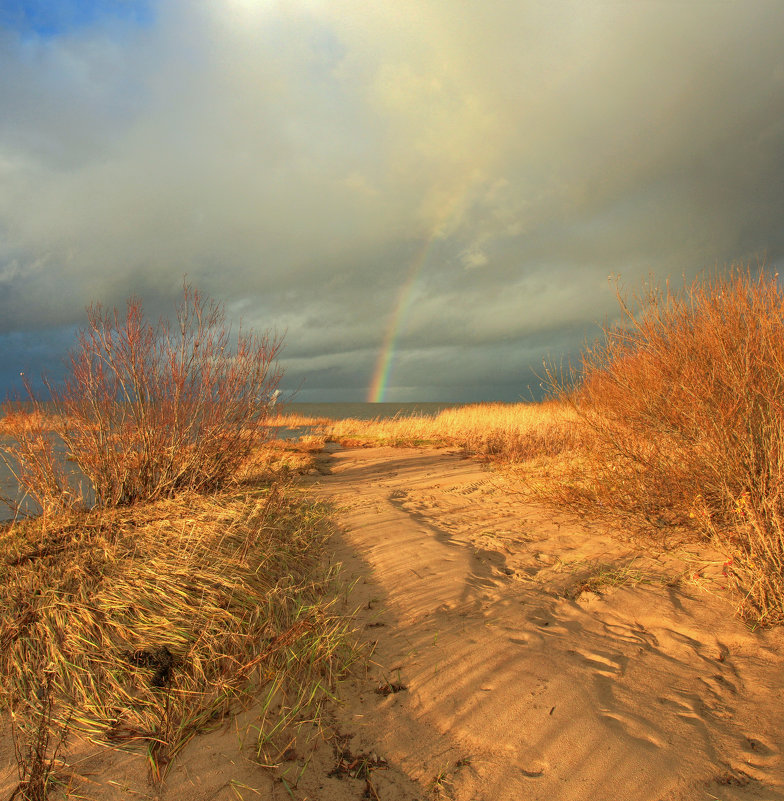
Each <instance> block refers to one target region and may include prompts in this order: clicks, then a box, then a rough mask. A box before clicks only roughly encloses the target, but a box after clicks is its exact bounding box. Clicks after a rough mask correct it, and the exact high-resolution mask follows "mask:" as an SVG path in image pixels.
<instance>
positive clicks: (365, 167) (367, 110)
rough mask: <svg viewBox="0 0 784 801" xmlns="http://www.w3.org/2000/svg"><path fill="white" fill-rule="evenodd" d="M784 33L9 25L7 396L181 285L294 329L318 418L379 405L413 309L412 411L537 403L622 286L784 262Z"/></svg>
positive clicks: (734, 7) (303, 13)
mask: <svg viewBox="0 0 784 801" xmlns="http://www.w3.org/2000/svg"><path fill="white" fill-rule="evenodd" d="M781 30H784V7H782V5H781V4H780V3H779V2H778V0H774V1H773V2H764V1H761V2H758V3H755V6H754V9H753V12H752V11H750V10H749V8H748V7H744V6H743V5H742V4H738V3H730V2H726V3H724V2H714V0H711V1H710V2H707V1H706V2H692V3H688V4H685V3H674V2H673V3H647V2H640V3H633V4H619V3H609V2H608V3H591V4H588V3H582V2H574V3H565V2H554V3H547V4H542V3H538V2H533V0H531V2H521V3H515V4H507V3H484V4H481V5H480V4H466V3H455V2H454V1H453V0H450V2H446V0H441V2H438V1H437V0H427V1H426V2H423V1H422V0H419V1H418V2H414V1H413V0H410V2H409V1H407V0H401V1H400V2H396V3H394V4H391V3H390V4H377V5H373V6H372V7H371V6H370V5H369V4H367V3H360V2H358V0H334V1H333V2H329V3H324V2H317V0H312V2H305V1H304V0H303V1H302V2H287V3H283V2H272V1H271V0H268V1H267V2H261V0H258V2H253V1H252V0H244V1H243V2H241V1H240V0H224V1H223V2H219V3H217V2H207V0H201V1H198V2H193V0H189V1H188V2H186V1H185V0H161V2H160V3H159V4H158V5H157V6H156V7H155V18H154V20H153V21H152V23H150V24H147V25H144V26H140V27H134V26H133V24H132V23H131V22H130V21H128V20H125V21H124V22H123V23H122V24H120V23H116V24H113V25H110V24H109V23H107V22H106V21H102V22H97V23H96V24H94V25H93V26H92V27H84V28H81V29H74V30H72V31H66V32H63V33H61V34H60V35H59V36H54V37H48V38H44V39H40V38H35V36H31V35H29V34H25V35H22V34H20V33H18V32H15V31H13V30H10V29H7V30H0V72H2V74H3V75H4V76H7V77H6V79H5V80H4V81H3V82H2V83H0V107H2V109H3V114H2V115H0V347H2V349H3V350H4V351H5V352H6V355H5V356H4V359H3V363H2V364H0V370H4V372H3V374H2V375H0V380H5V381H8V380H10V377H11V376H12V375H13V374H14V372H13V371H14V370H15V367H16V364H17V358H18V360H20V361H24V360H26V361H27V362H29V367H30V370H33V371H34V370H36V369H37V366H40V365H43V364H44V363H46V364H47V365H49V364H51V363H52V362H53V361H56V358H55V357H56V356H57V355H58V353H61V352H62V351H63V350H64V349H65V347H66V345H67V344H68V343H66V342H65V334H64V333H63V332H69V331H71V330H72V327H73V326H74V325H75V324H79V323H80V322H81V321H82V320H83V317H84V312H83V309H84V306H85V305H86V304H87V303H88V302H90V301H91V300H98V301H101V302H103V303H105V304H122V303H123V302H124V299H125V297H127V295H128V294H130V293H136V294H139V295H141V296H142V297H143V298H144V300H145V303H146V305H147V308H148V309H149V310H150V311H151V313H153V314H158V313H160V312H161V311H163V310H164V309H165V308H167V306H168V305H169V304H170V303H171V302H172V301H173V300H174V299H175V298H176V296H177V293H178V291H179V287H180V285H181V282H182V277H183V275H184V274H186V273H187V275H188V276H189V279H190V280H192V281H193V283H195V284H196V285H198V286H199V287H201V288H202V289H203V291H205V292H207V293H209V294H211V295H213V296H215V297H217V298H219V299H220V300H222V301H224V302H225V303H226V304H227V309H228V310H229V312H230V314H231V316H232V318H234V319H235V320H239V319H240V318H242V319H243V320H244V321H245V323H246V324H249V325H253V326H258V327H262V328H267V327H275V328H277V329H278V330H281V331H283V330H285V331H286V342H287V345H286V349H285V354H284V361H285V363H286V367H287V370H288V377H287V383H288V384H289V385H290V386H292V387H293V386H300V385H301V386H302V387H303V389H302V391H301V393H300V398H301V399H303V400H317V399H319V398H321V397H323V398H324V399H329V400H338V399H347V400H349V399H359V398H362V397H363V396H364V395H365V393H366V392H367V388H368V386H369V384H370V380H371V376H372V375H373V371H374V367H375V364H376V362H377V359H378V352H379V348H380V346H381V343H382V341H383V340H384V336H385V333H386V330H387V326H388V325H389V324H390V321H391V320H392V319H393V314H394V310H395V308H396V305H397V303H398V299H399V298H400V297H401V296H403V297H408V298H409V303H408V304H407V306H406V308H405V310H404V313H402V315H401V316H400V325H399V334H398V337H397V338H396V357H395V359H394V360H393V362H392V368H391V373H390V390H389V394H388V397H389V398H390V399H393V400H394V399H395V398H397V397H399V398H403V397H405V398H421V399H443V400H460V399H478V398H487V399H492V398H496V397H501V398H508V399H513V398H515V397H519V396H520V395H525V394H526V386H527V385H528V384H529V383H532V378H531V376H532V373H531V370H532V369H533V370H539V368H540V365H541V361H542V358H544V357H545V356H547V355H548V354H549V355H551V356H553V357H555V358H558V356H559V355H561V354H566V353H574V352H576V351H577V349H578V348H579V347H580V345H581V344H582V343H583V341H584V339H585V338H586V337H593V336H595V335H596V333H597V330H598V329H597V327H596V323H597V321H601V320H602V319H604V318H606V317H608V316H609V317H612V316H613V315H614V314H616V304H615V299H614V294H613V290H612V286H611V285H608V281H607V276H608V275H610V274H616V273H619V274H620V275H621V276H622V280H623V281H624V282H626V283H627V284H629V285H631V286H638V285H639V282H640V280H641V279H642V278H643V277H644V276H646V275H648V274H649V273H652V274H653V275H654V276H658V277H660V278H663V277H665V276H667V275H675V276H680V275H681V274H682V273H686V274H687V276H693V275H695V274H696V273H697V272H698V271H699V270H701V269H703V268H710V267H713V266H714V265H717V264H718V265H719V266H721V265H723V264H725V263H728V262H731V261H733V260H737V259H756V258H757V257H758V256H760V257H761V256H766V257H767V260H768V262H769V263H771V264H776V263H779V262H780V261H781V260H782V254H783V253H784V228H783V227H782V225H781V220H782V219H784V122H783V121H784V55H783V54H782V51H781V48H780V41H779V39H780V32H781ZM412 265H413V267H412ZM417 265H419V269H417ZM409 282H410V283H411V289H410V296H409V295H408V294H407V293H406V292H405V291H404V292H403V294H402V295H401V290H402V289H404V288H405V287H407V286H408V284H409ZM9 349H12V350H13V352H14V354H15V355H14V356H9V355H8V351H9ZM44 353H45V354H46V356H45V357H44V355H43V354H44ZM534 380H535V379H534ZM341 393H342V394H341Z"/></svg>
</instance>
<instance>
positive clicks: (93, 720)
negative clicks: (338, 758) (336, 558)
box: [0, 477, 358, 780]
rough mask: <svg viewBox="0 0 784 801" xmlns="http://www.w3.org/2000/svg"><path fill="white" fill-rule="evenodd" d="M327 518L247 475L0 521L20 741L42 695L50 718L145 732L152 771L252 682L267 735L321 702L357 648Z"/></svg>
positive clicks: (1, 662) (9, 691)
mask: <svg viewBox="0 0 784 801" xmlns="http://www.w3.org/2000/svg"><path fill="white" fill-rule="evenodd" d="M246 478H247V477H246ZM328 534H329V524H328V516H327V509H326V508H325V507H324V506H323V505H320V504H316V503H313V502H310V501H307V500H306V499H305V498H303V497H302V496H301V495H299V494H298V493H297V492H296V491H294V490H293V489H292V488H291V487H288V486H283V485H280V484H277V485H271V486H269V485H268V486H260V485H259V484H258V483H256V484H255V486H254V485H249V484H246V486H245V487H244V488H243V489H241V490H235V492H234V493H228V492H224V493H221V494H216V495H212V496H204V495H197V494H195V493H188V494H183V495H179V496H177V497H176V498H174V499H169V500H165V501H159V502H156V503H150V504H144V505H137V506H134V507H132V508H130V509H125V510H117V509H115V510H106V509H104V510H100V511H93V512H88V513H81V514H78V515H75V514H72V515H65V514H64V515H60V516H59V517H53V518H38V519H33V520H28V521H25V522H23V523H17V524H14V525H7V526H5V527H4V528H2V529H0V676H2V678H3V681H2V684H0V709H6V710H10V711H11V712H12V714H13V715H14V718H15V720H16V723H17V727H18V729H19V730H20V731H21V733H22V735H23V736H24V737H26V738H27V741H28V742H32V741H35V740H36V738H38V739H39V740H40V737H41V733H40V731H36V727H37V726H38V727H39V728H40V725H41V721H42V720H43V719H44V718H45V714H44V713H45V709H44V708H43V706H44V705H45V703H46V699H47V698H53V699H54V700H53V705H54V710H55V713H54V716H53V718H52V721H50V724H47V725H51V726H55V725H56V726H58V727H60V728H62V727H63V726H65V727H68V728H70V729H75V730H78V731H80V732H81V733H82V734H83V735H85V736H88V737H89V738H91V739H93V740H94V741H96V742H99V743H106V744H110V745H113V746H115V747H117V746H121V747H131V748H143V749H145V750H146V753H147V757H148V760H149V765H150V773H151V777H152V779H153V780H160V779H161V778H162V777H163V775H164V774H165V770H166V765H167V764H168V762H169V761H170V760H171V759H172V758H173V757H174V756H175V755H176V754H177V752H178V751H179V750H180V749H181V748H182V747H183V745H184V744H185V743H187V742H188V740H189V739H190V738H191V737H192V736H193V735H195V734H197V733H198V732H201V731H204V730H205V729H208V728H210V727H211V726H214V725H216V724H218V723H219V722H220V721H221V720H222V719H223V718H224V717H225V716H226V715H228V714H231V712H232V711H234V710H235V709H236V708H237V707H238V705H239V704H243V703H247V702H249V701H250V699H251V698H252V697H253V696H254V695H258V694H259V693H262V697H264V698H266V699H267V706H268V708H267V709H265V711H264V716H263V718H264V719H263V725H262V726H261V727H260V730H259V749H260V751H261V750H266V751H269V748H270V747H271V745H270V744H271V743H272V742H273V741H274V740H275V735H276V734H278V733H280V732H282V731H283V730H285V729H286V727H287V725H288V724H290V723H291V722H292V721H293V720H294V718H295V716H296V715H297V714H298V713H300V712H302V711H307V710H309V712H310V714H308V715H306V716H305V717H307V718H309V719H311V720H313V719H314V717H315V718H318V709H319V708H320V704H321V703H322V702H323V700H324V699H325V698H326V697H328V696H329V694H330V693H331V690H332V688H333V687H334V683H335V681H336V679H337V678H338V676H339V675H340V674H341V672H342V671H344V670H345V669H346V668H347V666H348V665H349V664H350V663H351V662H352V661H353V660H354V659H356V658H357V655H358V651H357V650H356V647H355V646H354V644H353V639H352V630H351V623H350V620H348V619H346V618H345V617H343V616H342V615H340V614H339V613H338V612H337V611H336V610H335V608H334V598H335V597H337V595H336V592H333V589H334V588H335V581H336V574H335V572H334V570H331V569H326V568H325V567H324V562H323V561H322V557H323V552H324V545H325V542H326V538H327V536H328ZM45 685H46V686H48V687H49V690H48V691H47V692H46V693H44V694H42V692H41V688H42V687H43V686H45ZM262 746H264V748H262ZM266 758H267V759H270V758H274V754H273V755H272V757H270V756H269V754H266Z"/></svg>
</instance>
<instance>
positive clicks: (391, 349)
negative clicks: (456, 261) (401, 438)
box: [367, 180, 471, 403]
mask: <svg viewBox="0 0 784 801" xmlns="http://www.w3.org/2000/svg"><path fill="white" fill-rule="evenodd" d="M470 189H471V181H470V180H468V181H466V182H465V184H464V185H463V186H462V187H459V189H458V191H456V192H452V193H450V196H449V197H448V198H446V199H445V202H442V203H441V207H440V213H439V214H438V215H437V218H436V220H435V225H434V226H433V228H432V230H431V232H430V233H429V234H428V236H427V238H426V239H425V241H424V243H423V244H422V247H421V248H420V249H419V252H418V253H416V254H415V256H414V258H413V260H412V262H411V266H410V267H409V268H408V275H406V280H405V281H404V282H403V286H402V287H401V288H400V292H399V294H398V297H397V303H396V304H395V309H394V311H393V312H392V316H391V317H390V318H389V323H388V324H387V330H386V332H385V333H384V340H383V342H382V343H381V349H380V350H379V352H378V359H377V361H376V367H375V369H374V370H373V378H372V380H371V382H370V388H369V389H368V394H367V399H368V402H369V403H379V402H380V401H383V400H384V394H385V393H386V391H387V384H388V383H389V374H390V371H391V369H392V360H393V358H394V355H395V345H396V343H397V338H398V336H399V334H400V331H401V330H402V328H403V323H405V320H406V315H407V314H408V310H409V307H410V306H411V299H412V298H413V296H414V287H415V286H416V283H417V279H418V278H419V274H420V273H421V272H422V268H423V267H424V266H425V264H426V263H427V257H428V255H429V253H430V248H431V247H432V245H433V244H434V243H435V242H436V241H437V240H440V239H444V238H445V237H446V236H447V234H448V231H449V229H450V227H451V225H452V224H453V223H454V221H455V220H458V219H459V218H460V216H461V214H462V212H463V210H464V208H465V204H466V201H467V199H468V197H469V195H470Z"/></svg>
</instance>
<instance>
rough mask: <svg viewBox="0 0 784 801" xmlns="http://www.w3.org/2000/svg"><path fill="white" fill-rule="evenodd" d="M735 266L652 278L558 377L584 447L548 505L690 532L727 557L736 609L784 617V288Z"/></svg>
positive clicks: (770, 619)
mask: <svg viewBox="0 0 784 801" xmlns="http://www.w3.org/2000/svg"><path fill="white" fill-rule="evenodd" d="M777 277H778V276H777V275H776V276H771V275H769V274H766V273H765V272H764V271H760V272H759V274H757V275H753V274H752V273H751V272H750V270H748V269H745V268H742V267H735V268H733V269H731V270H730V271H728V272H727V273H726V274H725V275H717V276H713V277H710V278H708V279H706V280H703V281H695V282H694V283H693V284H692V285H691V286H690V287H687V288H685V289H684V290H683V291H681V292H675V291H673V290H672V289H671V288H670V287H669V286H667V287H665V289H663V290H661V289H658V288H657V287H652V288H650V289H649V291H648V292H647V293H646V294H645V295H644V296H642V297H640V298H635V299H634V300H635V301H636V304H635V305H636V307H637V309H636V310H634V309H633V308H632V303H630V302H628V301H626V300H625V299H624V298H622V297H620V296H619V300H620V302H621V307H622V309H623V311H624V312H625V314H626V317H627V325H625V326H624V327H620V328H607V329H605V332H604V334H605V336H604V339H603V341H602V342H600V343H598V344H597V345H596V346H595V347H593V348H590V349H588V350H586V351H585V352H584V354H583V356H582V360H581V363H580V365H579V368H578V369H577V371H576V374H575V375H573V376H571V381H570V382H568V383H571V384H573V385H576V388H575V389H571V388H570V387H569V386H566V385H565V384H566V383H567V382H562V381H556V380H554V381H553V384H554V385H555V386H556V388H557V389H560V390H561V397H562V398H563V400H564V401H565V402H566V403H568V404H569V405H570V406H571V407H572V409H573V411H574V413H575V414H576V415H577V417H578V418H579V421H580V425H581V427H582V429H583V432H584V434H583V438H584V439H583V441H584V443H585V447H584V448H583V452H582V454H581V455H580V457H579V458H578V459H576V460H574V461H573V462H572V464H571V465H570V468H569V470H568V471H566V473H567V475H565V476H564V477H563V480H561V481H559V482H553V483H552V484H551V485H550V486H549V488H548V493H547V494H548V497H549V499H550V500H551V501H552V502H555V503H559V504H567V505H569V506H572V507H573V508H578V509H580V510H581V511H583V512H589V513H597V512H600V513H604V514H605V515H610V516H613V517H619V516H620V517H626V518H627V519H638V520H641V521H645V522H646V523H647V524H648V531H649V532H655V531H656V530H657V529H663V528H666V527H669V526H672V525H678V526H682V527H686V528H689V529H691V530H692V531H694V532H695V533H696V534H697V535H699V536H702V537H703V538H705V539H706V540H711V541H712V542H713V543H714V544H716V545H718V546H719V548H720V549H721V550H722V551H723V552H724V553H726V554H728V555H729V557H730V558H729V560H728V562H727V564H728V565H729V566H730V567H729V571H730V573H731V577H732V578H733V579H734V581H735V585H736V588H737V591H738V593H739V594H740V601H739V611H740V613H741V614H742V615H743V616H745V617H746V618H747V619H749V620H751V621H754V622H755V623H778V622H782V621H784V293H782V291H781V289H780V287H779V285H778V282H777Z"/></svg>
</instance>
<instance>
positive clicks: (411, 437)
mask: <svg viewBox="0 0 784 801" xmlns="http://www.w3.org/2000/svg"><path fill="white" fill-rule="evenodd" d="M575 420H576V415H575V414H574V413H573V411H572V410H571V409H570V408H568V407H567V406H565V405H563V404H558V403H547V404H534V403H516V404H505V403H481V404H475V405H468V406H460V407H454V408H450V409H445V410H443V411H442V412H439V413H438V414H437V415H435V416H428V415H411V416H405V417H402V416H401V417H393V418H377V419H375V420H354V419H348V420H336V421H333V422H332V423H330V424H329V425H326V426H324V427H323V429H321V431H322V432H323V434H324V436H326V437H327V438H329V439H332V440H334V441H337V442H340V443H343V444H347V445H354V446H361V445H395V446H424V445H434V446H440V447H457V448H461V449H463V450H465V451H467V452H469V453H472V454H474V455H483V456H493V457H497V458H501V459H507V460H518V461H519V460H525V459H529V458H532V457H534V456H537V455H542V454H546V455H550V456H554V455H557V454H560V453H563V452H565V451H568V450H570V449H571V448H573V447H574V445H575V439H574V431H575V429H574V425H573V424H574V422H575Z"/></svg>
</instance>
